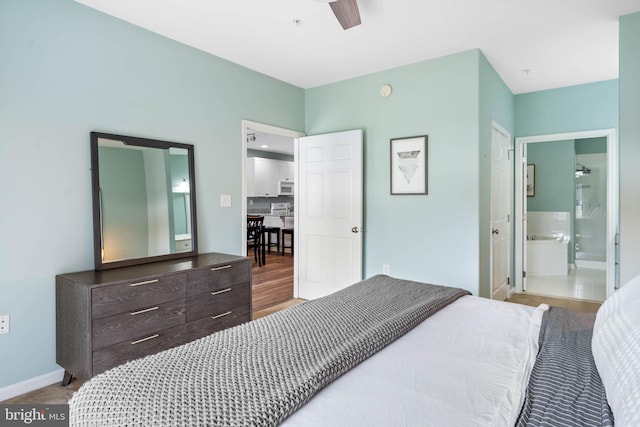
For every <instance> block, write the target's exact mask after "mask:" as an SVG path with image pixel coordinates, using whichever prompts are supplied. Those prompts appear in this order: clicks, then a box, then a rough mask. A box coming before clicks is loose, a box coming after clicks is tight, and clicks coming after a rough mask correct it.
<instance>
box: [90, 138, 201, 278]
mask: <svg viewBox="0 0 640 427" xmlns="http://www.w3.org/2000/svg"><path fill="white" fill-rule="evenodd" d="M99 139H113V140H116V141H121V142H123V143H124V144H125V145H131V146H139V147H150V148H160V149H169V148H172V147H173V148H182V149H186V150H187V153H188V156H187V157H188V166H189V194H190V205H191V206H190V209H191V242H192V246H191V251H188V252H177V253H168V254H165V255H156V256H150V257H143V258H130V259H123V260H117V261H108V262H103V261H102V244H103V242H102V225H101V222H102V221H101V212H100V168H99V162H98V140H99ZM91 189H92V196H93V250H94V259H95V269H96V270H106V269H111V268H118V267H125V266H130V265H139V264H146V263H150V262H156V261H164V260H170V259H178V258H186V257H190V256H194V255H197V254H198V238H197V235H198V233H197V221H196V186H195V172H194V150H193V145H191V144H183V143H178V142H169V141H161V140H157V139H147V138H139V137H133V136H126V135H116V134H111V133H103V132H91Z"/></svg>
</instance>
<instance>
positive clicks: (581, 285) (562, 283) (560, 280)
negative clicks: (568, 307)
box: [527, 268, 606, 302]
mask: <svg viewBox="0 0 640 427" xmlns="http://www.w3.org/2000/svg"><path fill="white" fill-rule="evenodd" d="M527 293H532V294H540V295H553V296H557V297H564V298H577V299H584V300H590V301H600V302H602V301H604V300H605V297H606V271H605V270H593V269H590V268H575V269H571V270H569V274H568V275H566V276H531V277H528V278H527Z"/></svg>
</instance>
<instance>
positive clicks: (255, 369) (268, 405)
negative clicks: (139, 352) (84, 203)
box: [69, 276, 468, 427]
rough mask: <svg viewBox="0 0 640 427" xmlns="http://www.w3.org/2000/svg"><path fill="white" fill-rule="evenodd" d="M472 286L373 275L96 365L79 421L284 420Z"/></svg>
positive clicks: (80, 400) (75, 402)
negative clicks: (105, 366)
mask: <svg viewBox="0 0 640 427" xmlns="http://www.w3.org/2000/svg"><path fill="white" fill-rule="evenodd" d="M466 294H468V292H467V291H464V290H461V289H455V288H448V287H442V286H434V285H427V284H423V283H416V282H411V281H405V280H398V279H393V278H390V277H388V276H375V277H373V278H371V279H368V280H365V281H362V282H359V283H357V284H355V285H352V286H350V287H348V288H346V289H344V290H342V291H339V292H336V293H334V294H332V295H329V296H327V297H324V298H321V299H318V300H314V301H309V302H305V303H302V304H299V305H297V306H295V307H291V308H289V309H287V310H283V311H281V312H278V313H275V314H273V315H271V316H267V317H264V318H261V319H258V320H255V321H252V322H249V323H245V324H243V325H240V326H236V327H234V328H230V329H227V330H224V331H221V332H218V333H216V334H213V335H209V336H207V337H205V338H202V339H199V340H197V341H193V342H191V343H188V344H185V345H182V346H179V347H176V348H173V349H171V350H167V351H164V352H161V353H158V354H155V355H152V356H148V357H145V358H142V359H138V360H135V361H132V362H129V363H127V364H124V365H121V366H118V367H116V368H114V369H111V370H109V371H107V372H105V373H103V374H101V375H98V376H96V377H94V378H93V379H91V380H90V381H88V382H87V383H86V384H84V385H83V386H82V388H81V389H80V390H79V391H78V392H77V393H76V394H75V395H74V396H73V398H72V399H71V401H70V402H69V405H70V420H71V425H72V426H109V427H112V426H171V427H174V426H234V427H235V426H273V425H277V424H279V423H281V422H282V421H284V419H285V418H287V417H288V416H289V415H291V414H292V413H293V412H294V411H295V410H297V409H298V408H300V407H301V406H302V405H304V404H305V403H306V402H307V401H308V400H309V399H311V398H312V397H313V395H314V394H315V393H317V392H318V391H319V390H320V389H322V388H323V387H325V386H326V385H328V384H329V383H331V382H332V381H334V380H335V379H336V378H338V377H340V376H341V375H342V374H344V373H345V372H347V371H348V370H349V369H351V368H352V367H354V366H355V365H357V364H359V363H360V362H362V361H363V360H365V359H366V358H368V357H369V356H371V355H373V354H374V353H376V352H377V351H379V350H381V349H382V348H384V347H385V346H387V345H388V344H390V343H391V342H393V341H394V340H396V339H397V338H399V337H401V336H402V335H404V334H405V333H406V332H408V331H409V330H411V329H412V328H413V327H415V326H416V325H418V324H419V323H421V322H422V321H423V320H425V319H426V318H427V317H429V316H431V315H432V314H433V313H435V312H437V311H438V310H440V309H441V308H443V307H445V306H446V305H448V304H450V303H452V302H453V301H455V300H456V299H458V298H460V297H461V296H463V295H466Z"/></svg>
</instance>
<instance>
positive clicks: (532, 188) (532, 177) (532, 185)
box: [527, 164, 536, 197]
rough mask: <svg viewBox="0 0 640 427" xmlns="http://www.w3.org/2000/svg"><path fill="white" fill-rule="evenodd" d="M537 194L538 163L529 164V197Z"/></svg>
mask: <svg viewBox="0 0 640 427" xmlns="http://www.w3.org/2000/svg"><path fill="white" fill-rule="evenodd" d="M535 195H536V165H534V164H528V165H527V197H535Z"/></svg>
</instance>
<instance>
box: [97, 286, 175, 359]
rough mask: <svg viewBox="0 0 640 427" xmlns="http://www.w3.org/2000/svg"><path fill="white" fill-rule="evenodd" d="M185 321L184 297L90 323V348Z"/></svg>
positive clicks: (149, 332) (114, 342) (130, 338)
mask: <svg viewBox="0 0 640 427" xmlns="http://www.w3.org/2000/svg"><path fill="white" fill-rule="evenodd" d="M185 321H186V310H185V302H184V298H182V299H179V300H176V301H171V302H168V303H164V304H158V305H154V306H151V307H145V308H141V309H139V310H132V311H127V312H125V313H121V314H116V315H114V316H109V317H102V318H100V319H95V320H94V321H93V322H92V333H93V349H94V350H98V349H100V348H103V347H107V346H110V345H112V344H117V343H119V342H122V341H126V340H132V339H133V338H136V337H140V336H143V335H149V334H152V333H153V332H157V331H160V330H162V329H167V328H171V327H173V326H178V325H182V324H183V323H185Z"/></svg>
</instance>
